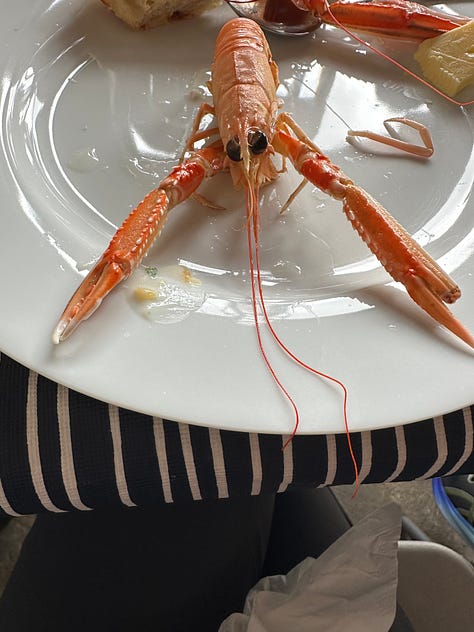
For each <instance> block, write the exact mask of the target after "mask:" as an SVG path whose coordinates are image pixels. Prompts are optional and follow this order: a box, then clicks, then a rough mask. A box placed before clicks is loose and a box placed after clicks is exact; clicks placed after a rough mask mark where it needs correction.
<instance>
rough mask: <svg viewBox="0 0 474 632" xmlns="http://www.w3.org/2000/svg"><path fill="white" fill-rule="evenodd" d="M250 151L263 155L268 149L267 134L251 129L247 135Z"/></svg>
mask: <svg viewBox="0 0 474 632" xmlns="http://www.w3.org/2000/svg"><path fill="white" fill-rule="evenodd" d="M247 142H248V145H249V149H250V151H251V152H252V153H253V154H256V155H258V154H263V152H264V151H265V149H266V148H267V147H268V140H267V137H266V136H265V134H264V133H263V132H262V131H260V130H259V129H251V130H249V133H248V134H247Z"/></svg>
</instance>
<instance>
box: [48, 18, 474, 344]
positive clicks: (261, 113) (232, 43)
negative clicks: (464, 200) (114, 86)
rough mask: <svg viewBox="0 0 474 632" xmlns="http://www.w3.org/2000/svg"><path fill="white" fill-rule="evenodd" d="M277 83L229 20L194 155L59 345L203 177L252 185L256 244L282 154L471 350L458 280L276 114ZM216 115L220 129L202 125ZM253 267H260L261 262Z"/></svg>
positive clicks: (96, 271)
mask: <svg viewBox="0 0 474 632" xmlns="http://www.w3.org/2000/svg"><path fill="white" fill-rule="evenodd" d="M278 83H279V82H278V69H277V65H276V63H275V62H274V60H273V59H272V56H271V52H270V48H269V46H268V43H267V41H266V39H265V36H264V34H263V32H262V30H261V29H260V27H259V26H258V25H257V24H255V23H254V22H253V21H251V20H247V19H244V18H236V19H234V20H231V21H229V22H227V23H226V24H225V25H224V26H223V28H222V30H221V31H220V33H219V36H218V38H217V42H216V48H215V55H214V61H213V66H212V80H211V82H210V89H211V92H212V95H213V105H212V106H211V105H208V104H203V105H202V106H201V108H200V110H199V113H198V114H197V116H196V120H195V123H194V128H193V131H192V134H191V137H190V139H189V141H188V143H187V146H186V148H185V149H186V152H187V156H188V157H187V158H186V159H185V160H183V161H182V162H181V163H180V164H178V165H177V166H176V167H175V168H174V169H173V170H172V171H171V173H170V174H169V175H168V176H167V177H166V178H164V180H163V181H162V182H161V183H160V184H159V185H158V187H157V188H156V189H154V190H153V191H152V192H151V193H149V194H148V195H147V196H146V197H145V198H144V200H143V201H142V202H140V204H138V206H137V207H136V208H135V210H134V211H132V213H131V214H130V215H129V216H128V218H127V219H126V220H125V221H124V223H123V224H122V226H121V227H120V228H119V229H118V230H117V232H116V234H115V235H114V237H113V238H112V241H111V242H110V244H109V246H108V248H107V249H106V251H105V252H104V254H103V255H102V257H101V259H100V260H99V261H98V263H97V264H96V265H95V266H94V267H93V269H92V270H91V271H90V272H89V274H88V275H87V277H86V278H85V279H84V280H83V282H82V283H81V285H80V286H79V288H78V290H77V291H76V292H75V293H74V295H73V296H72V298H71V299H70V301H69V303H68V304H67V306H66V309H65V310H64V312H63V314H62V316H61V318H60V319H59V322H58V324H57V326H56V328H55V330H54V333H53V341H54V342H55V343H59V342H60V341H62V340H64V339H66V338H67V337H68V336H69V335H70V334H71V333H72V332H73V331H74V330H75V329H76V327H77V326H78V325H79V324H80V323H81V322H82V321H83V320H85V319H86V318H88V317H89V316H90V315H91V314H92V313H93V312H94V311H95V310H96V309H97V307H98V306H99V305H100V303H101V302H102V300H103V299H104V298H105V296H106V295H107V294H108V293H109V292H110V291H111V290H112V289H113V288H114V287H116V286H117V285H118V284H119V283H120V282H121V281H123V280H124V279H126V278H127V277H129V276H130V274H131V273H132V272H133V271H134V270H135V268H136V267H137V266H138V265H139V263H140V262H141V261H142V259H143V257H144V256H145V254H146V253H147V251H148V250H149V248H150V247H151V245H152V244H153V242H154V240H155V238H156V237H157V236H158V235H159V234H160V232H161V230H162V228H163V226H164V224H165V221H166V218H167V215H168V213H169V211H170V210H171V209H172V208H174V207H175V206H177V205H178V204H179V203H181V202H183V201H184V200H186V199H188V198H189V197H190V196H192V195H193V194H194V193H195V192H196V190H197V189H198V187H199V185H200V184H201V183H202V182H203V180H204V179H206V178H209V177H212V176H214V175H215V174H217V173H219V172H222V171H229V173H230V176H231V178H232V181H233V183H234V185H235V186H236V187H241V188H244V189H245V191H246V196H247V228H248V231H249V244H250V243H251V241H252V240H253V239H254V240H256V241H258V221H259V206H258V194H259V189H260V187H261V186H262V185H264V184H267V183H268V182H271V181H272V180H274V179H275V178H276V177H277V176H278V171H277V169H276V167H275V165H274V163H273V156H274V154H275V153H278V154H280V155H282V156H283V157H284V158H285V159H289V160H290V162H291V163H292V164H293V166H294V167H295V169H296V170H297V171H298V172H299V173H300V174H301V175H302V176H303V177H304V178H305V180H308V181H309V182H311V183H312V184H313V185H315V186H316V187H318V188H319V189H320V190H321V191H323V192H325V193H327V194H328V195H330V196H332V197H333V198H335V199H337V200H340V201H341V203H342V206H343V210H344V212H345V214H346V216H347V218H348V219H349V221H350V222H351V224H352V226H353V227H354V229H355V230H356V231H357V232H358V234H359V235H360V236H361V238H362V239H363V240H364V241H365V243H366V244H367V245H368V246H369V248H370V249H371V251H372V252H373V253H374V254H375V255H376V257H377V258H378V259H379V261H380V262H381V263H382V265H383V266H384V268H385V269H386V270H387V272H388V273H389V274H390V275H391V276H392V278H393V279H394V280H395V281H399V282H401V283H403V284H404V286H405V288H406V289H407V292H408V294H409V295H410V296H411V298H412V299H413V300H414V301H415V302H416V303H417V304H418V305H419V306H420V307H421V308H422V309H424V310H425V311H426V312H427V313H428V314H429V315H430V316H431V317H432V318H434V319H435V320H436V321H437V322H438V323H440V324H441V325H443V326H444V327H446V328H447V329H449V330H450V331H451V332H452V333H454V334H455V335H456V336H458V337H459V338H461V339H462V340H463V341H464V342H466V343H467V344H468V345H470V346H471V347H474V338H473V336H472V335H471V333H470V332H469V331H467V329H466V328H465V327H464V326H463V325H462V324H461V323H460V322H459V321H458V320H457V319H456V318H455V317H454V315H453V314H452V312H451V311H450V310H449V308H448V307H447V305H446V304H450V303H453V302H455V301H456V300H457V299H458V298H459V297H460V294H461V292H460V289H459V287H458V286H457V284H456V283H455V282H454V281H453V280H452V279H450V277H449V276H448V275H447V274H446V273H445V272H444V271H443V270H442V269H441V268H440V266H439V265H438V264H437V263H436V262H435V261H434V260H433V259H432V258H431V257H430V256H429V255H428V254H427V253H426V251H425V250H423V248H421V246H419V245H418V244H417V243H416V242H415V240H413V239H412V238H411V237H410V235H409V234H408V233H407V232H406V231H405V230H404V229H403V228H402V227H401V226H400V224H399V223H398V222H397V221H396V220H395V219H394V218H393V217H392V216H391V215H390V214H389V213H388V211H387V210H386V209H384V208H383V207H382V205H381V204H379V203H378V202H377V201H375V200H374V199H373V198H372V197H371V196H370V195H369V194H368V193H367V192H366V191H364V190H363V189H362V188H361V187H359V186H357V185H355V184H354V183H353V182H352V181H351V179H350V178H349V177H348V176H347V175H345V174H344V173H343V172H342V171H341V169H340V168H339V167H338V166H336V165H335V164H334V163H332V162H331V161H330V160H329V158H328V157H327V156H325V155H324V153H323V152H322V151H321V150H320V149H319V148H318V147H317V146H316V145H315V144H314V143H313V142H312V141H311V140H310V139H309V138H308V137H307V135H306V134H305V133H304V132H303V130H302V129H301V128H300V127H299V126H298V124H297V123H296V122H295V121H294V120H293V119H292V118H291V117H290V115H289V114H287V113H285V112H280V111H279V100H278V99H277V97H276V90H277V87H278ZM209 113H211V114H213V115H214V117H215V120H216V127H213V128H212V129H206V130H204V131H203V130H200V124H201V121H202V119H203V117H204V116H205V115H206V114H209ZM206 138H208V139H209V141H208V144H207V145H206V146H204V147H203V148H202V149H199V150H195V148H194V146H195V143H196V142H197V141H198V140H199V141H202V140H203V139H206ZM253 265H254V263H253V259H252V257H251V266H252V267H253ZM255 265H256V266H257V268H258V260H257V261H256V262H255ZM252 272H253V270H252ZM253 278H254V274H252V279H253Z"/></svg>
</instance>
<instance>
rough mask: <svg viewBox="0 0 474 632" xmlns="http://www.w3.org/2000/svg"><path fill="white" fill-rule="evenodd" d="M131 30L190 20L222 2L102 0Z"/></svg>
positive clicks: (214, 0) (207, 0) (210, 0)
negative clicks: (173, 21) (179, 20)
mask: <svg viewBox="0 0 474 632" xmlns="http://www.w3.org/2000/svg"><path fill="white" fill-rule="evenodd" d="M101 1H102V2H103V3H104V4H105V5H106V6H107V7H108V8H109V9H110V10H111V11H112V12H113V13H114V14H115V15H116V16H117V17H118V18H120V19H121V20H122V21H123V22H125V23H126V24H128V25H129V26H130V27H131V28H133V29H136V30H139V29H152V28H155V27H156V26H160V25H161V24H166V23H167V22H171V21H172V20H178V19H185V18H190V17H193V16H196V15H200V14H201V13H203V12H204V11H208V10H209V9H213V8H214V7H217V6H218V5H220V4H222V0H101Z"/></svg>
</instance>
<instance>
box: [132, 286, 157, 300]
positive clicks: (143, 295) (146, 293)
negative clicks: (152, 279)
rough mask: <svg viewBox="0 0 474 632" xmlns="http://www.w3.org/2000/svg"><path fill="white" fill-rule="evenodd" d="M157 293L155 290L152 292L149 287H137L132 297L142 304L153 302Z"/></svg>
mask: <svg viewBox="0 0 474 632" xmlns="http://www.w3.org/2000/svg"><path fill="white" fill-rule="evenodd" d="M157 296H158V295H157V293H156V291H155V290H152V289H151V288H149V287H137V288H135V291H134V293H133V297H134V298H135V300H136V301H138V302H139V303H144V302H145V301H153V300H155V299H156V298H157Z"/></svg>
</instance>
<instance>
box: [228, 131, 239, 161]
mask: <svg viewBox="0 0 474 632" xmlns="http://www.w3.org/2000/svg"><path fill="white" fill-rule="evenodd" d="M225 151H226V154H227V155H228V156H229V158H230V159H231V160H233V161H234V162H239V161H240V160H242V152H241V151H240V143H239V139H238V138H237V136H234V137H233V138H231V139H230V140H229V141H228V143H227V145H226V146H225Z"/></svg>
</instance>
